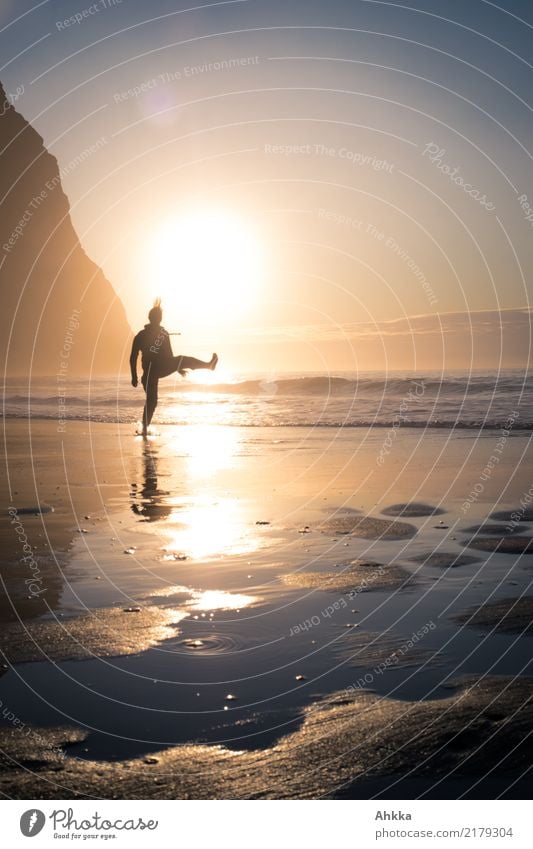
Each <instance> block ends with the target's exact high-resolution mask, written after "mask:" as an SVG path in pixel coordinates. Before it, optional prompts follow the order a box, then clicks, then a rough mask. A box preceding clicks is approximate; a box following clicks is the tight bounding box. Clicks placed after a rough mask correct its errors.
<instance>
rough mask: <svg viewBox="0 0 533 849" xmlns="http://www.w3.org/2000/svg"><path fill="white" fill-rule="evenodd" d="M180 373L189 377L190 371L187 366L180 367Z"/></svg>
mask: <svg viewBox="0 0 533 849" xmlns="http://www.w3.org/2000/svg"><path fill="white" fill-rule="evenodd" d="M178 374H181V376H182V377H187V375H188V374H189V372H188V370H187V369H186V368H180V369H178Z"/></svg>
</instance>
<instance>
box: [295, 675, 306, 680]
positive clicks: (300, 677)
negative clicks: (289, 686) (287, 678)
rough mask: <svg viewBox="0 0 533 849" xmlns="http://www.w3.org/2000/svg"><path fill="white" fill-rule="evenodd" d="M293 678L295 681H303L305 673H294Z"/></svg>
mask: <svg viewBox="0 0 533 849" xmlns="http://www.w3.org/2000/svg"><path fill="white" fill-rule="evenodd" d="M294 680H295V681H305V675H295V676H294Z"/></svg>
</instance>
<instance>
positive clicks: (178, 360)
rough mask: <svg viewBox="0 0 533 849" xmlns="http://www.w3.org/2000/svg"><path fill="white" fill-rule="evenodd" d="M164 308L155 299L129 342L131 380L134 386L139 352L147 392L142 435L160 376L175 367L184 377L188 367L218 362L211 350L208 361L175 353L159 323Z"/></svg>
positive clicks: (135, 384) (214, 364)
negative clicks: (141, 326)
mask: <svg viewBox="0 0 533 849" xmlns="http://www.w3.org/2000/svg"><path fill="white" fill-rule="evenodd" d="M162 318H163V310H162V309H161V304H160V301H159V300H157V301H156V302H155V304H154V306H153V307H152V309H151V310H150V312H149V313H148V320H149V322H150V323H149V324H145V325H144V328H143V329H142V330H140V331H139V333H137V336H136V337H135V339H134V340H133V344H132V346H131V355H130V368H131V384H132V386H137V383H138V381H137V359H138V356H139V352H141V354H142V368H143V373H142V377H141V383H142V385H143V387H144V391H145V392H146V403H145V405H144V410H143V430H142V432H143V436H146V434H147V432H148V426H149V424H150V422H151V421H152V416H153V415H154V412H155V408H156V407H157V390H158V383H159V378H161V377H167V376H168V375H169V374H173V373H174V372H175V371H177V372H179V374H181V376H182V377H185V376H186V374H187V371H188V370H189V369H198V368H205V369H209V370H210V371H214V369H215V368H216V365H217V363H218V356H217V355H216V354H213V356H212V357H211V359H210V360H209V362H204V360H197V359H196V357H184V356H179V357H175V356H174V355H173V353H172V346H171V344H170V337H169V334H168V332H167V331H166V330H165V328H164V327H161V320H162Z"/></svg>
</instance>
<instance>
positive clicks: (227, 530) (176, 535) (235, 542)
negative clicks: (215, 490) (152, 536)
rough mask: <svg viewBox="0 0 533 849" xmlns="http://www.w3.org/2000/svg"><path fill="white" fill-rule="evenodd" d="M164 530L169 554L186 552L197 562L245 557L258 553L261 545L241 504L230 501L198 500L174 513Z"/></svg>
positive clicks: (227, 499) (229, 499)
mask: <svg viewBox="0 0 533 849" xmlns="http://www.w3.org/2000/svg"><path fill="white" fill-rule="evenodd" d="M173 525H174V527H173ZM164 530H165V532H168V533H169V534H170V538H169V540H168V542H167V544H166V546H165V548H166V550H167V551H180V552H185V553H186V554H187V556H189V557H193V558H197V559H198V558H203V557H213V556H216V555H221V554H244V553H247V552H250V551H254V550H255V549H257V548H258V546H259V542H260V540H259V538H258V535H257V534H255V533H254V530H255V529H253V528H252V527H250V520H249V518H248V516H247V515H245V512H244V510H243V508H242V506H241V504H240V503H239V502H238V501H237V500H235V499H231V498H226V499H219V500H218V501H217V502H215V503H213V502H212V501H211V500H209V499H195V501H194V503H193V504H191V503H188V504H187V505H186V506H185V507H183V508H181V509H180V510H175V511H172V512H171V514H170V516H169V517H168V521H167V522H166V524H165V528H164Z"/></svg>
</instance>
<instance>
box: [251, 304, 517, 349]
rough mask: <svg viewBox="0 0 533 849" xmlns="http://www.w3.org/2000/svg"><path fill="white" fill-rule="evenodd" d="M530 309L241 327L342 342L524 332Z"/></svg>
mask: <svg viewBox="0 0 533 849" xmlns="http://www.w3.org/2000/svg"><path fill="white" fill-rule="evenodd" d="M532 314H533V309H531V308H529V307H523V308H517V309H507V310H478V311H472V312H467V311H464V312H450V313H437V314H426V315H415V316H408V317H405V318H399V319H393V320H391V321H379V322H346V323H343V324H330V325H327V324H306V325H305V324H302V325H296V324H292V325H280V326H277V327H257V328H249V329H247V330H243V331H242V333H243V334H244V335H245V336H248V337H250V336H252V337H258V338H261V339H263V340H264V339H268V340H270V341H272V342H287V341H289V340H295V341H302V342H303V341H306V342H346V341H357V340H362V341H364V340H371V339H381V340H383V339H385V338H389V339H393V338H400V337H422V336H430V337H431V336H433V337H442V336H455V335H458V336H460V337H461V338H462V339H463V340H464V339H467V338H469V337H472V336H488V335H489V336H494V335H496V336H500V335H503V334H504V333H505V334H506V333H508V332H509V331H511V332H516V333H519V334H521V335H524V334H525V335H526V336H528V335H529V333H530V331H531V327H532Z"/></svg>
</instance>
